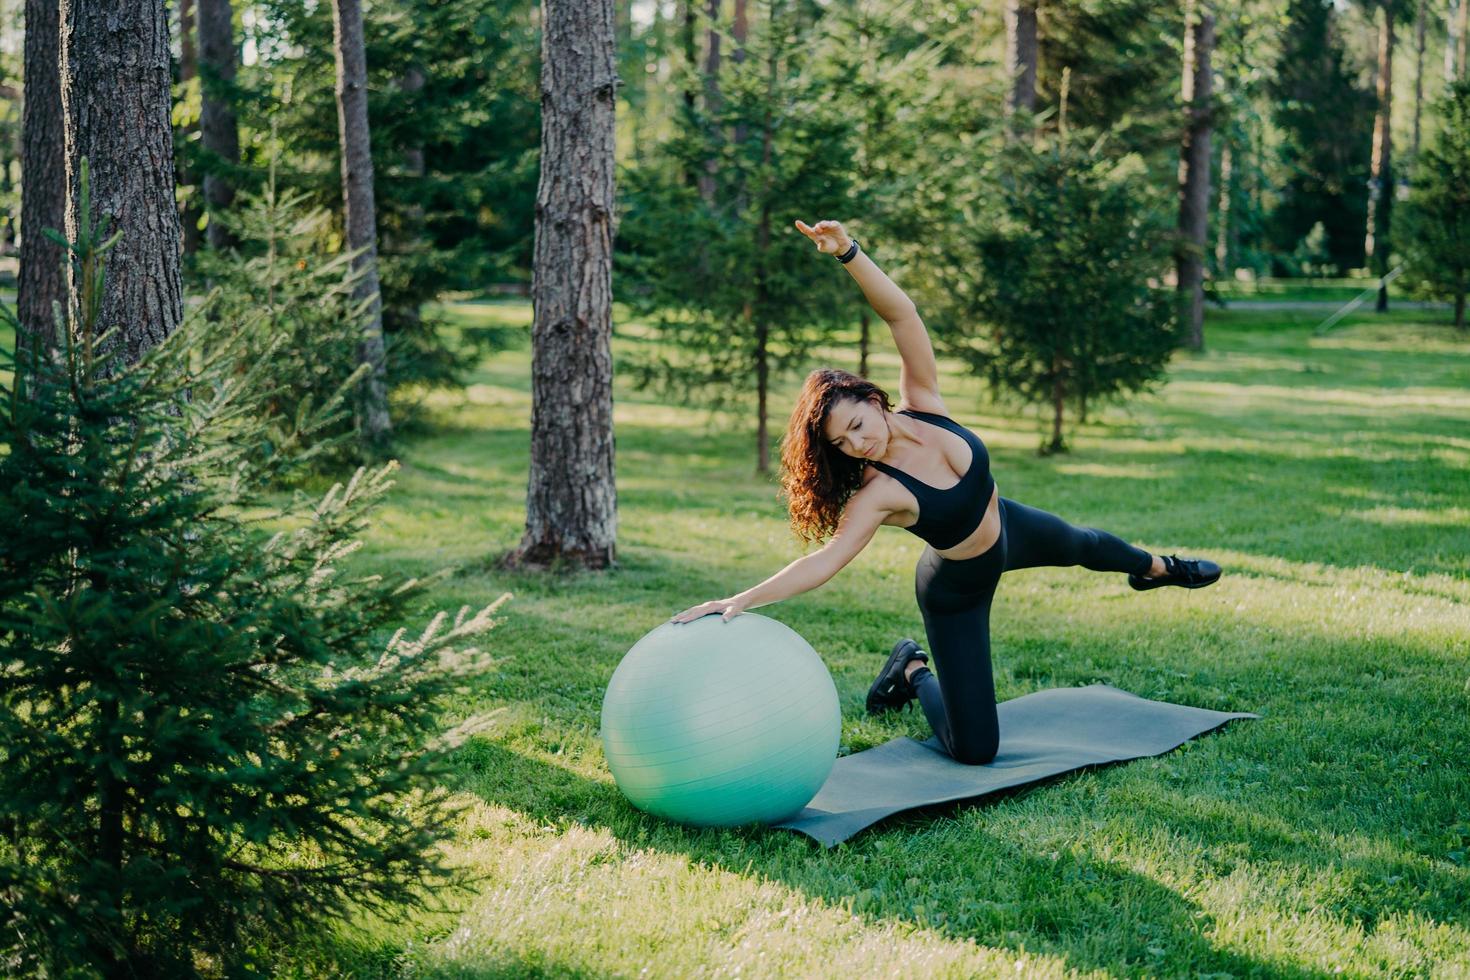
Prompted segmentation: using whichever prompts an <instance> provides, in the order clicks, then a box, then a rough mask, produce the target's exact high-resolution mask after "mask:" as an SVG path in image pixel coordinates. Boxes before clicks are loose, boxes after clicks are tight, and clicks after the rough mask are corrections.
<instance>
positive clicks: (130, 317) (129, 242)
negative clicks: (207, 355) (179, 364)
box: [60, 0, 184, 363]
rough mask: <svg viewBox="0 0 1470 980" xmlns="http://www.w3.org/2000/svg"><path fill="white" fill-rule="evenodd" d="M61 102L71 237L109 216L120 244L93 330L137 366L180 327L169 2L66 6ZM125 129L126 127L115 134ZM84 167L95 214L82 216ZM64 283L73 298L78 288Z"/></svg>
mask: <svg viewBox="0 0 1470 980" xmlns="http://www.w3.org/2000/svg"><path fill="white" fill-rule="evenodd" d="M60 16H61V102H62V114H63V117H64V119H65V129H66V186H67V192H66V193H67V201H66V234H67V237H68V238H71V239H75V237H76V235H77V231H78V229H79V228H82V227H83V226H84V225H95V224H96V222H97V221H98V219H99V217H100V216H101V215H103V214H107V215H111V216H112V217H111V220H110V222H109V224H108V225H107V229H108V230H109V231H113V230H116V231H120V232H122V238H121V239H120V240H119V241H118V242H117V244H116V245H115V246H113V248H112V250H111V251H110V252H108V253H107V281H106V284H105V287H104V289H103V294H102V299H101V304H100V310H99V313H98V317H97V321H96V324H95V327H94V329H95V330H96V331H97V332H98V333H99V334H100V333H102V332H104V331H107V330H110V329H114V328H116V330H117V334H116V335H115V336H114V338H113V340H112V341H111V342H110V343H109V344H108V349H116V350H119V352H120V355H121V356H122V357H123V358H124V359H125V360H126V361H127V362H128V363H133V362H135V361H137V360H138V358H140V357H141V356H142V355H143V353H144V352H145V351H147V350H148V349H149V348H151V347H152V346H153V345H154V344H157V343H158V342H159V341H161V340H163V339H164V338H165V337H167V336H168V335H169V334H171V333H173V332H174V330H175V329H176V328H177V327H178V325H179V323H180V322H181V321H182V320H183V315H184V290H183V282H182V280H181V279H180V271H179V250H180V247H181V245H182V234H181V229H180V226H179V211H178V207H177V205H176V203H175V200H174V142H173V125H172V119H171V116H172V112H171V109H172V101H173V93H172V92H171V90H170V88H171V86H170V82H171V79H170V53H169V31H168V17H167V15H166V14H165V11H164V4H163V0H112V2H110V3H106V4H99V3H92V2H88V0H62V2H61V8H60ZM121 120H126V121H127V124H126V125H119V122H120V121H121ZM83 157H85V158H86V159H87V161H88V165H89V169H90V172H91V188H92V201H91V205H92V213H91V214H86V215H84V214H81V213H80V211H81V207H80V202H79V200H78V196H77V192H78V181H79V177H80V172H81V170H80V168H81V160H82V158H83ZM74 279H75V276H74V275H72V274H70V273H69V274H68V292H69V293H70V294H71V295H75V294H76V292H77V286H78V284H77V283H76V282H75V281H74Z"/></svg>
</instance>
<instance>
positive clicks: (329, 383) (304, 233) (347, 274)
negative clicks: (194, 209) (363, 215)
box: [197, 161, 368, 470]
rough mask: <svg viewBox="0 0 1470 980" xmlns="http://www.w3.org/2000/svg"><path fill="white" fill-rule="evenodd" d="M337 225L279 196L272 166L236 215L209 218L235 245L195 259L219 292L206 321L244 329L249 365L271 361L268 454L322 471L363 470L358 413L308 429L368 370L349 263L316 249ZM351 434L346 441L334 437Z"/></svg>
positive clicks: (239, 201) (295, 195) (303, 197)
mask: <svg viewBox="0 0 1470 980" xmlns="http://www.w3.org/2000/svg"><path fill="white" fill-rule="evenodd" d="M331 217H332V216H331V215H330V214H329V213H328V212H327V210H326V209H325V208H321V207H311V206H310V204H309V203H308V195H307V194H306V192H305V191H299V190H297V191H281V190H280V189H279V188H278V186H277V183H276V171H275V164H274V161H272V163H271V165H270V168H269V170H268V173H267V177H266V184H265V186H264V187H263V188H262V189H261V190H260V191H259V192H255V191H248V190H247V191H242V192H240V194H239V195H238V197H237V198H236V200H235V206H234V209H233V210H228V211H219V212H216V213H215V214H214V216H213V218H212V220H213V221H217V222H219V223H220V225H221V231H223V232H224V233H227V234H228V236H229V240H230V241H231V242H233V243H234V244H233V246H232V247H231V248H229V249H226V250H223V251H218V252H215V251H209V252H202V253H200V254H199V255H198V257H197V261H198V266H199V269H200V271H201V272H202V273H203V275H204V276H205V277H206V278H207V279H208V280H209V281H210V282H212V283H213V284H214V289H213V290H212V291H211V292H210V293H209V294H208V296H206V297H205V303H206V304H207V306H206V312H207V314H208V315H210V316H214V317H216V318H218V319H223V320H226V321H229V322H233V323H240V324H243V329H242V336H243V343H244V345H245V346H244V356H245V357H246V358H247V361H248V362H251V363H253V362H254V361H256V360H259V359H264V358H265V357H266V356H267V352H268V351H269V352H270V355H269V356H270V360H271V376H272V378H273V379H274V381H275V383H276V391H275V392H274V393H273V394H272V395H271V397H270V398H268V399H267V400H266V401H265V402H264V403H263V406H262V407H263V411H264V418H263V419H262V421H264V422H265V423H266V428H265V430H264V432H263V437H264V438H265V439H266V442H267V446H268V448H269V450H270V451H273V452H283V451H286V449H287V448H288V447H296V448H298V449H300V450H303V451H304V450H307V449H310V450H311V452H312V455H313V456H315V457H316V458H317V463H318V469H319V470H321V469H325V468H332V467H337V466H340V465H342V464H344V463H347V462H349V461H353V462H365V461H367V460H366V455H367V454H365V453H363V452H362V451H361V448H362V444H363V440H362V438H361V429H362V426H361V421H360V419H359V416H358V413H357V412H355V411H354V412H350V413H339V414H337V415H335V416H333V417H332V420H331V422H330V424H327V425H325V426H321V427H317V428H304V426H306V424H307V422H306V420H307V419H308V418H309V417H310V416H311V414H312V413H313V412H314V411H315V410H316V409H317V408H319V407H320V406H322V405H324V404H326V403H327V402H329V401H330V400H331V399H332V397H333V396H334V395H335V394H336V392H338V391H339V390H341V389H342V388H343V387H344V386H350V385H353V384H356V383H357V382H358V381H359V380H360V379H361V377H362V375H363V374H364V373H365V372H366V371H367V370H368V368H367V365H362V364H358V362H357V356H356V345H357V340H358V337H359V335H360V334H361V331H362V321H363V318H364V316H365V309H364V304H363V302H362V301H361V300H356V299H354V295H353V294H354V290H355V288H356V285H357V281H358V276H357V273H356V271H355V270H354V268H353V266H352V258H353V256H352V254H351V253H339V254H337V255H324V254H323V252H322V250H321V247H320V242H321V240H322V238H323V237H324V229H325V228H326V227H327V226H329V225H330V223H331ZM354 433H355V434H356V436H357V438H355V439H352V440H350V441H343V440H341V439H337V438H334V437H336V436H339V435H342V434H354Z"/></svg>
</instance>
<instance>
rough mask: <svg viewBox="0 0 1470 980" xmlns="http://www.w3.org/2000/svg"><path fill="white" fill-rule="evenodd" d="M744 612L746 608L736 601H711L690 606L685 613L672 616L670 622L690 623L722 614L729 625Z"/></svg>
mask: <svg viewBox="0 0 1470 980" xmlns="http://www.w3.org/2000/svg"><path fill="white" fill-rule="evenodd" d="M744 611H745V606H744V605H742V604H741V603H739V602H736V601H735V600H734V599H711V600H710V601H709V602H701V603H700V604H699V605H697V606H690V607H689V608H688V609H686V610H684V611H683V612H681V613H678V614H677V615H674V616H670V617H669V622H671V623H688V622H690V621H692V620H696V619H698V618H699V617H701V616H708V615H709V614H710V613H720V614H721V618H722V619H724V621H725V622H727V623H728V622H729V621H730V620H731V619H733V618H734V617H736V616H739V615H740V614H741V613H742V612H744Z"/></svg>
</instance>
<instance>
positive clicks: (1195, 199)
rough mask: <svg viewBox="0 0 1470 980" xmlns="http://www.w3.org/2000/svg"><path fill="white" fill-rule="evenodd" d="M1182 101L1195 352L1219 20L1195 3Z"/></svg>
mask: <svg viewBox="0 0 1470 980" xmlns="http://www.w3.org/2000/svg"><path fill="white" fill-rule="evenodd" d="M1184 31H1185V33H1184V86H1183V98H1184V104H1185V106H1186V107H1187V112H1188V116H1189V121H1188V125H1187V126H1186V127H1185V130H1184V142H1183V145H1182V146H1181V147H1180V151H1179V239H1180V247H1179V257H1178V260H1177V270H1178V272H1177V283H1178V286H1177V288H1178V290H1179V292H1180V293H1182V294H1183V295H1184V301H1185V303H1186V305H1187V312H1186V316H1187V318H1188V322H1187V326H1188V329H1189V334H1188V339H1187V341H1186V342H1187V343H1188V345H1189V346H1190V347H1191V348H1193V349H1194V350H1202V349H1203V348H1204V345H1205V328H1204V316H1205V309H1204V254H1205V236H1206V232H1207V223H1208V218H1209V201H1210V127H1211V121H1210V108H1211V81H1210V52H1211V49H1212V48H1213V47H1214V44H1215V17H1214V14H1213V13H1212V12H1210V11H1209V10H1208V9H1204V7H1203V5H1202V4H1197V3H1195V2H1194V0H1191V2H1190V4H1189V8H1188V12H1187V13H1186V15H1185V27H1184Z"/></svg>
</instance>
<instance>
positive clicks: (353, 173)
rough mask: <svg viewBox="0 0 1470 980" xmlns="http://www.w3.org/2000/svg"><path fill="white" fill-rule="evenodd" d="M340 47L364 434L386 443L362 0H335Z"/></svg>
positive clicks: (345, 188) (340, 107) (378, 444)
mask: <svg viewBox="0 0 1470 980" xmlns="http://www.w3.org/2000/svg"><path fill="white" fill-rule="evenodd" d="M332 13H333V17H332V27H333V32H334V34H335V35H336V38H335V39H336V49H337V133H338V137H339V138H340V141H341V146H342V201H343V210H344V211H345V212H346V221H345V224H346V225H347V248H348V250H349V251H354V252H355V251H357V250H359V249H361V250H362V251H361V253H360V254H359V255H358V256H357V258H356V259H354V260H353V263H352V265H353V268H354V269H356V270H358V271H359V272H360V273H361V278H360V279H359V280H358V283H357V288H356V290H355V293H354V295H355V296H356V298H357V299H358V300H359V301H360V300H362V299H370V302H369V305H368V312H367V316H366V318H365V321H364V323H363V330H362V339H361V341H359V343H358V345H357V361H358V363H359V364H368V365H371V367H372V373H370V374H369V375H368V376H367V377H366V378H365V379H364V380H363V383H362V388H361V391H360V393H359V405H360V409H359V410H360V416H359V417H360V424H361V427H362V435H363V440H364V441H365V442H366V443H367V445H368V447H369V448H370V449H372V450H378V449H381V448H382V447H383V446H384V445H385V444H386V443H387V441H388V439H389V437H390V435H391V434H392V424H391V423H390V421H389V419H388V385H387V367H386V364H385V363H384V357H383V301H382V295H381V294H380V292H379V289H378V216H377V207H376V204H375V203H374V201H373V154H372V141H371V139H370V136H369V131H368V113H367V56H366V53H365V52H364V50H363V40H362V3H361V0H333V2H332Z"/></svg>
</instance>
